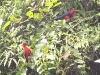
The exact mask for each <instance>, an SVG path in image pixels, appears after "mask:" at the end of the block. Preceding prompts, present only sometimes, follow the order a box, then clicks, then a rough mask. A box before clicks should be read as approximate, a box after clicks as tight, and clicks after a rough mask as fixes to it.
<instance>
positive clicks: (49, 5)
mask: <svg viewBox="0 0 100 75" xmlns="http://www.w3.org/2000/svg"><path fill="white" fill-rule="evenodd" d="M45 6H48V7H52V6H53V3H52V2H46V3H45Z"/></svg>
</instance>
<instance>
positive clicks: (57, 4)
mask: <svg viewBox="0 0 100 75" xmlns="http://www.w3.org/2000/svg"><path fill="white" fill-rule="evenodd" d="M60 4H62V3H61V2H58V3H56V4H55V5H54V6H53V7H56V6H59V5H60Z"/></svg>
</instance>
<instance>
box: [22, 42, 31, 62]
mask: <svg viewBox="0 0 100 75" xmlns="http://www.w3.org/2000/svg"><path fill="white" fill-rule="evenodd" d="M22 47H23V49H24V53H25V58H26V62H28V57H29V56H30V54H31V51H30V49H29V48H28V47H27V46H26V43H23V44H22Z"/></svg>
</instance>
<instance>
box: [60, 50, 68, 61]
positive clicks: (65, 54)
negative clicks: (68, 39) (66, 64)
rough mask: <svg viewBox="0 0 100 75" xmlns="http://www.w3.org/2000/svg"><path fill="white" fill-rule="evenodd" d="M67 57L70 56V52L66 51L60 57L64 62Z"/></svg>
mask: <svg viewBox="0 0 100 75" xmlns="http://www.w3.org/2000/svg"><path fill="white" fill-rule="evenodd" d="M69 55H70V51H66V52H65V53H64V55H63V56H62V58H63V59H64V60H66V59H67V58H68V56H69Z"/></svg>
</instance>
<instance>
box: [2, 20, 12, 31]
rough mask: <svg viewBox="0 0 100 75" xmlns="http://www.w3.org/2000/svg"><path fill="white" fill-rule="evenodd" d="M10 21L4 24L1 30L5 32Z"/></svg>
mask: <svg viewBox="0 0 100 75" xmlns="http://www.w3.org/2000/svg"><path fill="white" fill-rule="evenodd" d="M10 23H11V21H8V22H6V24H5V25H4V26H3V28H2V29H3V30H5V29H6V28H7V27H8V26H9V25H10Z"/></svg>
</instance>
